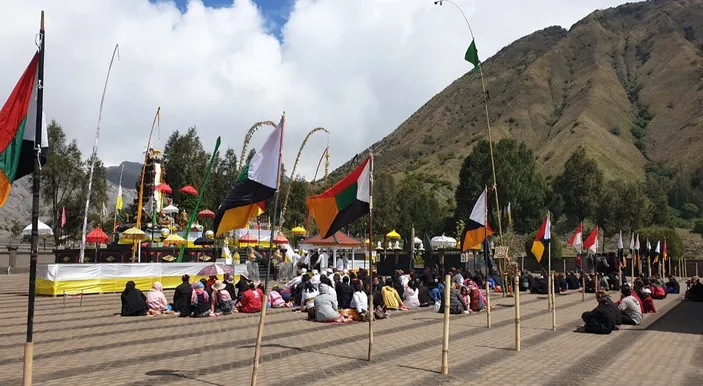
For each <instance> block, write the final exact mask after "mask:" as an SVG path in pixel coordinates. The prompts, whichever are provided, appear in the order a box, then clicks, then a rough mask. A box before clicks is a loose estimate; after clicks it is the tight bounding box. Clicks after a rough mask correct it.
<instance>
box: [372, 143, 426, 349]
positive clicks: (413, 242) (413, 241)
mask: <svg viewBox="0 0 703 386" xmlns="http://www.w3.org/2000/svg"><path fill="white" fill-rule="evenodd" d="M410 242H411V243H412V244H411V247H412V248H414V246H415V240H414V239H412V240H411V241H410ZM373 263H374V257H373V152H371V154H369V294H368V297H369V310H368V311H366V316H367V317H368V319H369V352H368V355H367V357H366V360H368V361H369V362H371V353H372V351H373V319H374V312H373V310H374V309H373Z"/></svg>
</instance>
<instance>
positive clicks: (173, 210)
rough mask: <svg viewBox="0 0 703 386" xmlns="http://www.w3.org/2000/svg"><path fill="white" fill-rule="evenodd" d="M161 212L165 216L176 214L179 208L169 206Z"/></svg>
mask: <svg viewBox="0 0 703 386" xmlns="http://www.w3.org/2000/svg"><path fill="white" fill-rule="evenodd" d="M161 212H162V213H165V214H176V213H178V208H176V207H175V206H174V205H169V206H166V207H164V208H163V209H161Z"/></svg>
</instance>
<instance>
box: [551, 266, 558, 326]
mask: <svg viewBox="0 0 703 386" xmlns="http://www.w3.org/2000/svg"><path fill="white" fill-rule="evenodd" d="M552 283H553V284H556V282H555V281H554V273H552ZM556 300H557V299H556V291H554V288H552V330H555V331H556V329H557V304H556Z"/></svg>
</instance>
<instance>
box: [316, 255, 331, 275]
mask: <svg viewBox="0 0 703 386" xmlns="http://www.w3.org/2000/svg"><path fill="white" fill-rule="evenodd" d="M318 252H319V255H318V257H317V262H315V264H319V265H320V271H325V270H326V269H327V267H328V266H329V260H330V256H329V255H328V254H327V253H325V251H318Z"/></svg>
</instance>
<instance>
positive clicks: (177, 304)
mask: <svg viewBox="0 0 703 386" xmlns="http://www.w3.org/2000/svg"><path fill="white" fill-rule="evenodd" d="M181 281H183V283H181V284H180V285H179V286H178V287H176V290H175V291H174V292H173V311H174V312H178V313H180V315H181V316H188V311H190V297H191V296H192V295H193V286H192V285H191V284H190V276H188V275H183V276H181Z"/></svg>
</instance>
